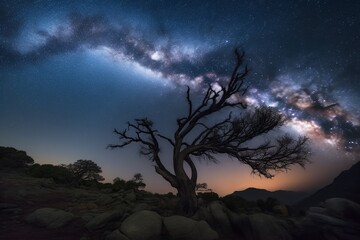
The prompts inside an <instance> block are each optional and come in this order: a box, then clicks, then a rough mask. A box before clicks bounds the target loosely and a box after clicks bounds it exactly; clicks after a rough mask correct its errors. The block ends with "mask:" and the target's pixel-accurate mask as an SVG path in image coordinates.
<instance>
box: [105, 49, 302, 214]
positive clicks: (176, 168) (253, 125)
mask: <svg viewBox="0 0 360 240" xmlns="http://www.w3.org/2000/svg"><path fill="white" fill-rule="evenodd" d="M235 55H236V64H235V68H234V70H233V72H232V75H231V77H230V79H229V81H228V82H227V83H226V85H220V87H219V88H215V87H214V86H212V85H209V86H208V88H207V90H206V91H205V92H204V94H203V97H202V100H201V101H200V102H199V104H194V102H193V100H192V97H191V95H190V88H189V87H188V88H187V92H186V101H187V104H188V112H187V114H186V115H185V116H183V117H180V118H178V119H177V129H176V130H175V132H174V136H173V137H171V138H170V137H167V136H165V135H163V134H161V133H159V131H158V130H156V129H155V128H154V124H153V122H152V121H151V120H149V119H147V118H141V119H135V120H134V122H128V123H127V125H128V126H127V128H126V129H125V130H123V131H118V130H117V129H115V130H114V133H115V134H116V135H118V137H119V140H120V144H112V145H109V147H110V148H112V149H114V148H122V147H125V146H127V145H129V144H131V143H137V144H139V145H140V146H141V154H143V155H145V156H147V157H148V158H149V159H150V160H151V161H152V162H154V164H155V171H156V172H157V173H158V174H160V175H161V176H162V177H163V178H164V179H165V180H167V181H168V182H169V183H170V184H171V186H173V187H174V188H176V189H177V191H178V195H179V196H180V204H179V207H180V212H181V213H182V214H184V215H192V214H193V213H194V212H195V211H196V209H197V198H196V192H195V188H196V183H197V170H196V167H195V164H194V158H199V157H202V158H205V159H207V160H210V161H214V162H216V158H215V157H216V155H218V154H226V155H227V156H229V157H230V158H235V159H237V160H239V161H240V162H241V163H244V164H247V165H249V166H250V167H251V168H252V172H253V173H255V174H259V175H262V176H265V177H267V178H271V177H273V175H274V172H276V171H282V170H287V169H289V167H290V166H291V165H294V164H298V165H300V166H303V167H304V165H305V164H306V163H307V162H308V158H307V157H308V154H309V151H308V149H307V138H306V137H299V138H298V139H294V138H292V137H290V136H288V135H284V136H280V137H278V138H276V139H273V140H272V141H271V140H266V138H264V137H262V138H261V139H260V138H257V141H256V143H257V144H255V143H254V142H250V141H252V140H253V139H255V138H256V137H259V136H263V135H264V134H266V133H268V132H269V131H271V130H273V129H275V128H277V127H279V126H281V125H282V124H283V123H284V118H283V117H282V116H281V115H280V113H279V112H278V111H276V110H275V109H273V108H270V107H266V106H260V107H257V108H255V109H253V110H247V111H245V109H247V105H246V102H245V100H244V95H245V93H246V90H247V88H246V87H244V86H243V85H244V80H245V77H246V76H247V75H248V72H249V71H248V68H247V66H245V67H243V59H244V52H239V51H238V50H236V51H235ZM229 109H236V110H238V111H239V112H242V113H241V114H239V115H238V116H236V117H234V116H233V114H232V113H231V112H230V113H229V114H227V117H225V118H224V119H222V120H220V121H217V122H215V123H212V124H210V123H209V121H206V120H208V119H210V118H211V117H214V115H216V113H219V112H220V111H222V110H224V111H226V110H229ZM227 112H229V111H227ZM159 139H163V140H165V141H167V142H168V143H169V144H170V145H171V147H172V148H173V155H172V161H173V164H172V166H173V172H172V171H169V170H168V169H167V168H166V167H165V166H164V165H163V163H162V160H161V159H160V156H159V152H160V146H159ZM259 142H260V143H259ZM185 163H186V164H187V165H188V166H189V167H190V171H191V174H190V175H188V174H187V173H186V172H185V169H184V165H185Z"/></svg>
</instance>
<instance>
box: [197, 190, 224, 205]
mask: <svg viewBox="0 0 360 240" xmlns="http://www.w3.org/2000/svg"><path fill="white" fill-rule="evenodd" d="M197 196H198V197H199V198H201V199H202V200H204V203H206V204H208V203H211V202H213V201H216V200H219V195H218V194H217V193H215V192H199V193H198V194H197Z"/></svg>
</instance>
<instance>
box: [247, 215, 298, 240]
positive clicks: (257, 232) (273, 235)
mask: <svg viewBox="0 0 360 240" xmlns="http://www.w3.org/2000/svg"><path fill="white" fill-rule="evenodd" d="M249 221H250V226H251V231H252V236H253V237H252V239H254V240H272V239H279V240H280V239H281V240H291V239H293V238H292V236H291V235H290V233H289V231H288V229H287V228H286V225H285V222H283V221H281V220H279V219H277V218H276V217H273V216H271V215H267V214H264V213H257V214H253V215H249Z"/></svg>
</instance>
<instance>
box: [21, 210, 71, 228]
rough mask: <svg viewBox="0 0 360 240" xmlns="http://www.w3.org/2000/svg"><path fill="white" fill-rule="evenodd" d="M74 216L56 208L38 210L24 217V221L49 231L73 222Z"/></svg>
mask: <svg viewBox="0 0 360 240" xmlns="http://www.w3.org/2000/svg"><path fill="white" fill-rule="evenodd" d="M73 218H74V215H73V214H71V213H69V212H66V211H64V210H61V209H56V208H39V209H37V210H35V211H34V212H33V213H31V214H30V215H28V216H27V217H26V219H25V220H26V221H27V222H28V223H31V224H35V225H38V226H41V227H46V228H49V229H56V228H61V227H63V226H64V225H66V224H67V223H68V222H70V221H71V220H73Z"/></svg>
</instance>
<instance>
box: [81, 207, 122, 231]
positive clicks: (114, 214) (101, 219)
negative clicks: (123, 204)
mask: <svg viewBox="0 0 360 240" xmlns="http://www.w3.org/2000/svg"><path fill="white" fill-rule="evenodd" d="M124 212H125V211H124V210H123V209H115V210H111V211H107V212H104V213H102V214H99V215H97V216H96V217H94V218H92V219H91V220H90V221H89V222H88V223H87V224H86V227H87V228H90V229H98V228H101V227H104V226H105V225H106V224H108V223H109V222H113V221H116V220H121V218H122V216H123V215H124Z"/></svg>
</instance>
